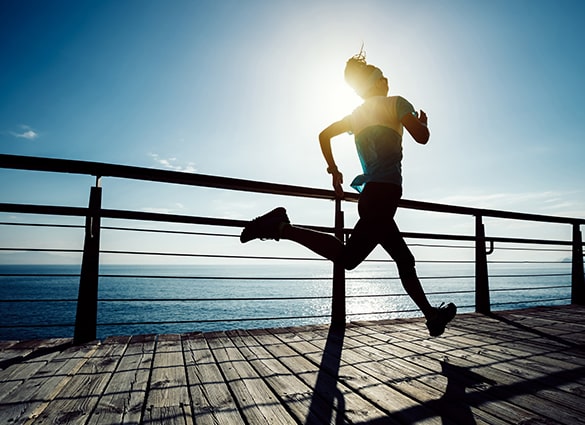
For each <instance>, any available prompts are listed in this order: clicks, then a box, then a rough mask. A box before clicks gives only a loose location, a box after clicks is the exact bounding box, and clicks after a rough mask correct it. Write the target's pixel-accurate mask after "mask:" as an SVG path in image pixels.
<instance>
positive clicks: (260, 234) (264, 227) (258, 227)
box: [240, 207, 290, 243]
mask: <svg viewBox="0 0 585 425" xmlns="http://www.w3.org/2000/svg"><path fill="white" fill-rule="evenodd" d="M283 223H286V224H288V223H290V221H289V219H288V216H287V215H286V210H285V209H284V208H283V207H278V208H275V209H273V210H272V211H270V212H268V213H266V214H264V215H261V216H260V217H256V218H255V219H254V220H252V221H250V222H249V223H248V224H246V227H244V230H242V234H241V235H240V242H242V243H246V242H248V241H251V240H253V239H262V240H266V239H274V240H280V232H281V230H282V224H283Z"/></svg>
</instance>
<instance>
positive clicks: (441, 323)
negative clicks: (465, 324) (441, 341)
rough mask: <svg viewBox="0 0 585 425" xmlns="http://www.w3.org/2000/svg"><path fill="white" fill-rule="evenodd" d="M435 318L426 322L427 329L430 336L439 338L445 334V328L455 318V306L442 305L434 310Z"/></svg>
mask: <svg viewBox="0 0 585 425" xmlns="http://www.w3.org/2000/svg"><path fill="white" fill-rule="evenodd" d="M436 310H437V312H436V314H435V316H434V317H433V318H431V319H428V320H427V329H428V330H429V334H430V335H431V336H439V335H442V334H443V332H445V327H446V326H447V323H449V322H450V321H451V320H453V318H454V317H455V314H456V313H457V306H456V305H455V304H453V303H449V304H447V305H445V303H442V304H441V305H440V306H439V307H437V308H436Z"/></svg>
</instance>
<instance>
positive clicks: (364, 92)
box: [344, 51, 388, 99]
mask: <svg viewBox="0 0 585 425" xmlns="http://www.w3.org/2000/svg"><path fill="white" fill-rule="evenodd" d="M344 74H345V81H347V83H348V84H349V85H350V86H351V87H352V88H353V89H354V90H355V91H356V93H357V94H358V95H359V96H360V97H361V98H362V99H367V98H368V97H371V96H386V95H387V94H388V79H386V77H384V74H383V73H382V71H381V70H380V69H379V68H377V67H375V66H374V65H369V64H368V63H366V56H365V54H364V53H363V51H360V52H359V53H358V54H357V55H355V56H352V57H351V58H350V59H349V60H348V61H347V63H346V65H345V73H344Z"/></svg>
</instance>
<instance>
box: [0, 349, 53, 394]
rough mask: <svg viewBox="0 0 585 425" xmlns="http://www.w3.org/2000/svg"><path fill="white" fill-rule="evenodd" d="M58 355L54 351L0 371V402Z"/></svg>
mask: <svg viewBox="0 0 585 425" xmlns="http://www.w3.org/2000/svg"><path fill="white" fill-rule="evenodd" d="M58 354H59V352H57V351H55V352H53V353H49V354H46V355H44V356H40V357H38V358H34V359H30V360H26V361H23V362H22V363H17V364H14V365H12V366H10V367H9V368H7V369H5V370H2V371H0V402H1V401H2V399H4V398H6V397H8V396H9V395H10V394H11V393H12V392H13V391H16V390H18V389H19V387H20V386H21V385H22V384H23V383H24V382H25V381H26V380H27V379H29V378H30V377H31V376H33V375H35V374H36V373H37V372H38V371H39V370H40V369H42V368H43V367H45V366H46V365H47V363H49V362H50V361H51V360H52V359H54V358H55V357H56V356H57V355H58Z"/></svg>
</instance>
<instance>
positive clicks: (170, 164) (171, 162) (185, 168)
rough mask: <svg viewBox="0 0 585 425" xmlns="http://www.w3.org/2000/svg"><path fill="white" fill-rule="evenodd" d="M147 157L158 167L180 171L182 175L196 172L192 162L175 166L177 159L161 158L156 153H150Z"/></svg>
mask: <svg viewBox="0 0 585 425" xmlns="http://www.w3.org/2000/svg"><path fill="white" fill-rule="evenodd" d="M149 156H150V157H151V158H152V159H153V160H154V161H155V162H156V163H157V164H158V165H160V166H162V167H163V168H166V169H169V170H173V171H181V172H184V173H194V172H196V171H197V169H196V168H195V164H194V163H193V162H189V163H187V165H181V164H177V158H161V157H160V156H159V155H158V154H156V153H151V154H149Z"/></svg>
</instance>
